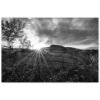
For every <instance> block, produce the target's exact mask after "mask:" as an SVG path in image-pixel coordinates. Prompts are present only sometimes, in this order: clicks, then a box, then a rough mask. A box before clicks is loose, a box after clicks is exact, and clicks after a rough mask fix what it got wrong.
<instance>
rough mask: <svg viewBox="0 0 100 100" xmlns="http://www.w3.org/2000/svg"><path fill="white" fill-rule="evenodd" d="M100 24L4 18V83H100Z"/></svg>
mask: <svg viewBox="0 0 100 100" xmlns="http://www.w3.org/2000/svg"><path fill="white" fill-rule="evenodd" d="M98 21H99V18H96V17H93V18H89V17H87V18H84V17H83V18H82V17H77V18H76V17H72V18H69V17H66V18H65V17H64V18H63V17H61V18H56V17H47V18H39V17H30V18H28V17H25V18H24V17H22V18H19V17H3V18H1V34H2V44H1V45H2V52H1V53H2V65H1V68H2V71H1V72H2V73H1V76H2V82H33V83H34V82H64V83H72V82H73V83H74V82H75V83H76V82H98V81H99V80H98V74H99V71H98V49H99V46H98V45H99V43H98V42H99V41H98V24H99V23H98Z"/></svg>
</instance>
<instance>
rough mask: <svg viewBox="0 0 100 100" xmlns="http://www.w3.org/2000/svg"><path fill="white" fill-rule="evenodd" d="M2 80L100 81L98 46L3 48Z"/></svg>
mask: <svg viewBox="0 0 100 100" xmlns="http://www.w3.org/2000/svg"><path fill="white" fill-rule="evenodd" d="M2 82H98V50H78V49H74V48H73V49H71V48H66V51H65V52H64V53H55V52H53V51H52V52H51V51H49V50H46V51H45V50H43V51H41V52H39V51H35V50H20V49H18V50H15V52H14V53H10V51H9V50H8V49H2Z"/></svg>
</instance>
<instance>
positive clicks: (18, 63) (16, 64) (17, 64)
mask: <svg viewBox="0 0 100 100" xmlns="http://www.w3.org/2000/svg"><path fill="white" fill-rule="evenodd" d="M33 53H34V51H33V52H31V53H29V54H28V55H27V56H25V57H24V58H23V59H22V60H20V61H18V62H17V63H15V64H14V66H19V65H20V64H21V63H23V62H24V61H25V60H26V59H27V58H28V57H29V56H30V55H32V54H33Z"/></svg>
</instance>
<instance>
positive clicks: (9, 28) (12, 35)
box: [2, 18, 25, 51]
mask: <svg viewBox="0 0 100 100" xmlns="http://www.w3.org/2000/svg"><path fill="white" fill-rule="evenodd" d="M24 27H25V23H24V22H23V21H22V20H21V19H19V18H9V19H6V18H4V19H2V39H3V40H4V41H6V42H7V44H8V48H9V49H10V50H11V51H12V50H13V42H14V40H15V39H16V38H20V37H22V34H21V33H22V29H23V28H24Z"/></svg>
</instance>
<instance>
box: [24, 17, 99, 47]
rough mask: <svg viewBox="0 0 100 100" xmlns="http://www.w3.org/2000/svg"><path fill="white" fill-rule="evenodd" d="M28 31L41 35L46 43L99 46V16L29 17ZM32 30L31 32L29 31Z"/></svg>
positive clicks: (28, 34) (29, 34)
mask: <svg viewBox="0 0 100 100" xmlns="http://www.w3.org/2000/svg"><path fill="white" fill-rule="evenodd" d="M24 21H25V22H26V23H27V24H26V30H25V31H26V33H27V36H28V37H29V38H31V33H32V34H35V36H37V37H39V40H40V41H44V40H45V39H46V41H45V43H46V44H48V45H51V44H57V45H63V46H71V47H77V48H83V49H84V48H98V19H97V18H29V19H28V18H27V19H24ZM27 30H28V31H29V30H31V32H27Z"/></svg>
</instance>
